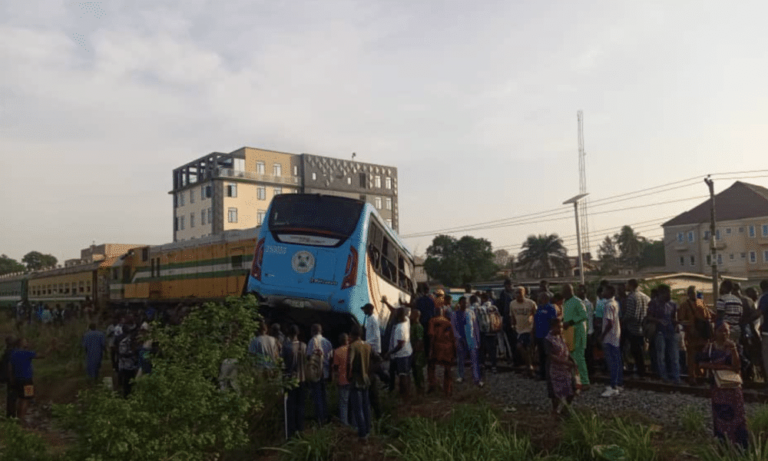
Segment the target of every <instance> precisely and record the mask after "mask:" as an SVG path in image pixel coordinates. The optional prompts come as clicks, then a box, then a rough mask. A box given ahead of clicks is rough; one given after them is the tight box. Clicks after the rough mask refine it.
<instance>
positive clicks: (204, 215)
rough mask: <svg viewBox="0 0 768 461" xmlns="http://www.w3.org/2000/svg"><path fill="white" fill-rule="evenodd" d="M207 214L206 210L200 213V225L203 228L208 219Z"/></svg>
mask: <svg viewBox="0 0 768 461" xmlns="http://www.w3.org/2000/svg"><path fill="white" fill-rule="evenodd" d="M207 214H208V213H207V212H206V210H203V212H202V213H200V225H201V226H205V218H206V215H207Z"/></svg>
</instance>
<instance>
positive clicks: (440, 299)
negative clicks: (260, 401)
mask: <svg viewBox="0 0 768 461" xmlns="http://www.w3.org/2000/svg"><path fill="white" fill-rule="evenodd" d="M761 290H762V292H763V295H762V297H761V298H759V299H758V293H757V292H756V290H753V289H750V290H747V292H746V293H745V294H746V295H742V294H741V288H740V287H739V286H738V284H734V283H732V282H731V281H729V280H725V281H723V282H722V285H721V289H720V293H719V297H718V298H717V300H716V303H715V306H712V307H708V306H706V305H705V304H704V301H703V297H702V294H701V293H697V291H696V289H695V288H694V287H690V288H689V289H688V291H687V294H686V296H685V299H683V300H681V302H680V303H679V304H678V302H676V301H674V300H673V299H672V298H673V296H672V291H671V289H670V287H669V286H667V285H660V286H658V287H657V288H656V289H654V290H652V291H651V296H648V295H646V294H644V293H643V292H642V291H641V290H640V289H639V284H638V281H637V280H634V279H633V280H629V281H628V282H627V283H626V284H618V285H612V284H610V283H608V282H601V283H600V285H599V286H598V287H597V289H596V292H595V293H594V298H593V299H592V300H590V299H589V296H588V295H587V287H586V286H585V285H578V286H576V287H573V286H571V285H568V284H565V285H562V286H560V287H559V292H558V293H553V292H551V291H550V290H549V285H548V283H547V282H546V281H542V282H541V284H540V286H539V289H538V290H536V292H535V293H533V296H531V294H530V293H527V292H526V289H525V288H524V287H514V286H513V283H512V281H511V280H506V281H505V284H504V290H503V291H502V292H501V293H500V295H499V296H498V297H494V296H493V294H492V293H490V292H485V293H480V292H473V291H472V287H471V286H467V287H465V293H464V295H462V296H461V297H459V298H458V300H456V301H454V299H453V298H452V297H451V296H450V295H448V294H446V293H444V292H443V291H442V290H435V291H433V292H431V291H430V289H429V287H428V286H427V285H426V284H422V285H420V287H419V293H418V295H417V296H416V297H414V299H413V300H412V301H411V302H409V303H405V302H403V301H402V300H401V301H400V303H398V304H399V305H398V306H393V305H392V304H390V302H389V301H388V300H387V299H386V297H385V298H383V299H382V304H383V305H384V306H386V308H387V309H388V310H389V311H390V314H391V315H390V322H389V324H387V325H385V326H382V325H379V320H378V316H377V315H375V313H374V306H373V305H371V304H368V305H366V306H365V307H364V308H363V311H364V313H365V319H364V322H363V325H362V326H361V327H357V326H356V327H353V328H352V330H351V331H350V332H349V333H345V334H343V335H342V336H341V337H340V338H339V341H338V344H340V346H339V347H337V348H336V349H335V350H334V349H333V347H332V346H331V342H330V341H329V340H328V339H327V338H325V337H323V335H322V328H321V327H320V326H319V325H315V326H313V327H312V337H311V339H310V341H309V342H307V343H303V342H302V341H300V339H299V329H298V328H297V327H294V326H291V327H290V328H289V329H288V334H287V337H282V333H281V332H280V327H279V326H278V325H272V328H271V330H269V331H268V330H267V328H266V326H265V327H264V328H263V330H262V332H261V334H260V335H259V336H257V338H256V339H254V342H253V343H252V347H251V353H253V354H256V355H257V356H258V357H260V361H259V363H261V364H262V366H264V367H274V366H275V365H274V364H275V363H278V359H279V358H282V362H283V363H284V373H285V374H286V375H287V376H288V377H290V378H295V379H296V381H297V382H298V383H299V385H298V386H297V387H295V388H294V389H292V390H291V391H290V392H288V395H287V405H286V414H287V436H288V437H290V436H292V435H293V434H294V433H296V432H300V431H301V430H303V427H304V426H303V425H304V413H303V412H304V399H305V398H306V395H305V394H306V393H307V392H309V393H310V395H311V398H312V401H313V404H314V410H315V418H316V419H317V421H318V422H320V423H321V424H322V423H325V422H327V421H328V420H329V411H328V408H327V393H326V387H325V386H326V383H328V382H335V383H336V386H337V387H338V395H339V408H338V412H339V419H340V420H341V422H342V423H344V424H347V425H350V426H352V427H354V428H356V429H357V431H358V435H359V436H360V437H361V438H365V437H367V435H368V432H369V431H370V425H371V419H370V414H371V411H370V410H371V409H372V410H373V413H374V416H375V417H378V416H379V415H380V414H381V409H380V403H379V396H378V393H379V391H380V389H382V388H383V389H389V390H390V391H395V390H397V391H398V394H399V395H400V396H401V398H403V399H406V400H407V399H408V398H409V397H410V395H411V392H412V385H413V386H414V387H415V391H416V392H417V393H419V394H423V393H433V392H436V391H440V390H442V392H443V393H444V395H446V396H450V395H451V394H452V391H453V386H454V383H462V382H464V381H465V380H469V376H468V375H467V366H468V368H469V372H470V373H471V380H472V381H471V382H472V383H473V384H474V385H476V386H478V387H483V386H484V379H485V377H486V375H487V374H488V373H497V372H498V369H497V365H498V364H497V362H498V360H499V359H502V360H506V361H507V362H508V363H510V364H513V365H516V366H517V367H518V369H520V368H522V372H523V374H524V375H527V376H529V377H535V378H537V379H539V380H541V381H546V386H547V390H548V393H549V397H550V398H551V400H552V411H553V414H559V413H561V412H562V411H563V409H564V408H565V406H566V405H568V404H569V403H571V402H572V400H573V399H574V398H575V397H576V396H577V395H579V394H580V393H583V392H587V391H589V390H590V384H591V383H590V376H594V375H595V374H596V373H600V372H603V373H605V374H606V375H607V381H608V385H607V386H606V388H605V389H604V390H602V391H600V392H601V394H600V395H601V396H602V397H604V398H614V397H616V396H618V395H620V394H621V393H623V392H625V390H624V376H625V374H629V375H634V378H635V379H639V380H645V379H649V378H652V376H651V375H654V376H655V377H657V378H658V379H659V380H661V381H662V382H664V383H668V384H670V385H683V382H682V379H683V377H684V375H686V377H687V381H688V384H689V385H692V386H696V385H700V384H701V383H702V380H703V379H705V378H706V379H707V381H708V382H709V383H710V386H711V388H712V392H711V395H712V409H713V419H714V430H715V435H716V436H718V437H720V438H722V439H728V440H730V441H731V442H732V443H736V444H740V445H746V444H747V440H748V433H747V428H746V416H745V412H744V399H743V394H742V391H741V385H740V383H741V379H742V378H741V377H742V376H744V377H747V378H749V379H754V377H756V376H758V375H762V376H763V377H765V371H764V370H765V369H766V368H768V351H766V353H765V354H763V353H762V352H763V348H765V347H768V339H766V340H765V341H761V339H763V338H765V336H768V321H764V316H766V315H768V295H766V294H765V293H768V281H764V282H762V283H761ZM268 338H269V339H268ZM763 360H765V361H766V362H767V363H766V364H765V365H764V364H763ZM536 366H537V367H538V369H536ZM425 368H426V372H427V375H426V380H425V379H424V378H425V377H424V369H425ZM438 368H440V369H441V371H442V375H443V379H442V383H438ZM454 368H455V371H454ZM683 370H685V371H683ZM686 371H687V373H686ZM454 373H455V374H454ZM510 379H512V378H510ZM767 385H768V383H767Z"/></svg>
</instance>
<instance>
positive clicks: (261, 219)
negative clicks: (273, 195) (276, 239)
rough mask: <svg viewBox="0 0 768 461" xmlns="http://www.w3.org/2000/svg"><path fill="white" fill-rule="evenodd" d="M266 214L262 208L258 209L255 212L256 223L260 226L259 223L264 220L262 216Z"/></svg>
mask: <svg viewBox="0 0 768 461" xmlns="http://www.w3.org/2000/svg"><path fill="white" fill-rule="evenodd" d="M266 215H267V212H266V211H264V210H259V211H257V212H256V225H257V226H261V224H262V223H263V222H264V216H266Z"/></svg>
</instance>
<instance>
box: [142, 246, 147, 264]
mask: <svg viewBox="0 0 768 461" xmlns="http://www.w3.org/2000/svg"><path fill="white" fill-rule="evenodd" d="M147 259H149V248H142V249H141V260H142V261H146V260H147Z"/></svg>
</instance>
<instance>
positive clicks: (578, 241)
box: [573, 202, 584, 285]
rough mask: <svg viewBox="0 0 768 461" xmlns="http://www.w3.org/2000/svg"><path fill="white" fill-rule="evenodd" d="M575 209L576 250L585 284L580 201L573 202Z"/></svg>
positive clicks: (582, 279) (580, 272) (582, 281)
mask: <svg viewBox="0 0 768 461" xmlns="http://www.w3.org/2000/svg"><path fill="white" fill-rule="evenodd" d="M573 211H574V212H575V213H576V251H578V252H579V253H578V255H579V276H580V277H581V283H582V285H583V284H584V256H583V255H582V254H581V225H580V222H579V202H574V203H573Z"/></svg>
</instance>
